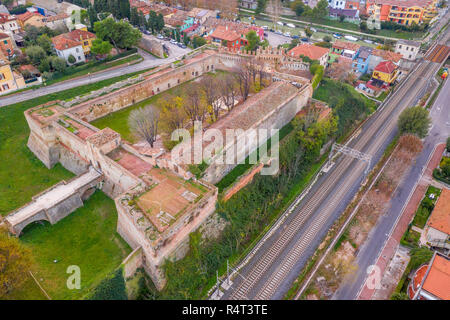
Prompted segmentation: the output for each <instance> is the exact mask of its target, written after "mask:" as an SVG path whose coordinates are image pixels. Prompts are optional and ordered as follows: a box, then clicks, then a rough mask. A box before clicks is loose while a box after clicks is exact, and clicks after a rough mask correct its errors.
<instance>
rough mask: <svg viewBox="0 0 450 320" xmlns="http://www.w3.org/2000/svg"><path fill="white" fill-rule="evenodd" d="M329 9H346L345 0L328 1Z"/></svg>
mask: <svg viewBox="0 0 450 320" xmlns="http://www.w3.org/2000/svg"><path fill="white" fill-rule="evenodd" d="M328 7H329V9H345V0H328Z"/></svg>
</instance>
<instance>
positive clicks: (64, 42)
mask: <svg viewBox="0 0 450 320" xmlns="http://www.w3.org/2000/svg"><path fill="white" fill-rule="evenodd" d="M52 43H53V47H54V48H55V51H56V54H57V55H58V57H60V58H63V59H64V60H66V62H67V63H68V64H75V63H81V62H86V57H85V56H84V52H83V46H82V45H81V42H78V41H74V40H71V39H68V38H66V37H64V34H61V35H59V36H56V37H53V38H52ZM70 56H73V57H74V58H75V62H73V63H70V62H69V57H70Z"/></svg>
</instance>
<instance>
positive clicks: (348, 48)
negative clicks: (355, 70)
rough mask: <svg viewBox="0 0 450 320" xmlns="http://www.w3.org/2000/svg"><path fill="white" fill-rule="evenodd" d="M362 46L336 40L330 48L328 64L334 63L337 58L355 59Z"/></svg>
mask: <svg viewBox="0 0 450 320" xmlns="http://www.w3.org/2000/svg"><path fill="white" fill-rule="evenodd" d="M360 47H361V46H360V45H359V44H357V43H353V42H346V41H340V40H336V41H335V42H334V43H333V45H332V46H331V48H330V54H329V57H328V62H329V63H333V62H334V61H335V60H336V58H338V57H340V56H344V57H347V58H350V59H352V60H353V59H354V58H355V57H356V55H357V53H358V51H359V48H360Z"/></svg>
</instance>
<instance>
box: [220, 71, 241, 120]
mask: <svg viewBox="0 0 450 320" xmlns="http://www.w3.org/2000/svg"><path fill="white" fill-rule="evenodd" d="M218 82H219V83H221V84H222V85H221V86H219V94H220V97H221V100H222V102H223V104H224V105H225V106H226V107H227V109H228V111H231V109H233V107H234V104H235V100H236V96H237V86H236V77H235V76H234V75H233V74H231V73H226V74H222V75H220V76H219V80H218Z"/></svg>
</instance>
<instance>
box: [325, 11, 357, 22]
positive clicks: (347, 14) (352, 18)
mask: <svg viewBox="0 0 450 320" xmlns="http://www.w3.org/2000/svg"><path fill="white" fill-rule="evenodd" d="M328 14H329V16H330V17H333V18H340V17H341V16H342V17H344V18H345V19H344V20H345V21H349V22H353V23H357V22H359V10H357V9H334V8H330V9H329V10H328Z"/></svg>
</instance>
